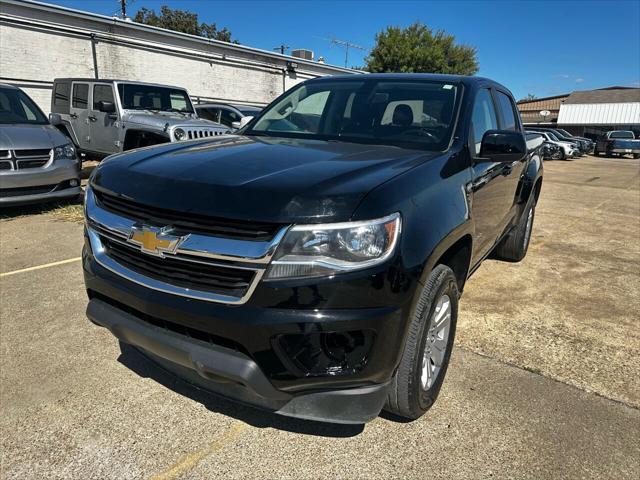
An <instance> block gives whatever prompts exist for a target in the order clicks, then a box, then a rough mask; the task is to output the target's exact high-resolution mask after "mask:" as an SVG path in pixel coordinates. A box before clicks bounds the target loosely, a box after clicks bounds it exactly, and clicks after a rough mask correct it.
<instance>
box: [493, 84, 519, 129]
mask: <svg viewBox="0 0 640 480" xmlns="http://www.w3.org/2000/svg"><path fill="white" fill-rule="evenodd" d="M496 97H497V99H498V108H499V109H500V114H501V115H502V123H503V125H502V130H516V129H517V122H516V116H515V113H514V112H513V103H512V102H511V99H510V98H509V97H508V96H506V95H505V94H504V93H502V92H496Z"/></svg>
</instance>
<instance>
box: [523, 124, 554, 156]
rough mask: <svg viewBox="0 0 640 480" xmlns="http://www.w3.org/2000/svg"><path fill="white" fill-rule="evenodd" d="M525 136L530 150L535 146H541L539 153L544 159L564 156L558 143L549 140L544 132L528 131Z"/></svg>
mask: <svg viewBox="0 0 640 480" xmlns="http://www.w3.org/2000/svg"><path fill="white" fill-rule="evenodd" d="M525 136H526V139H527V148H528V150H529V151H530V152H531V150H533V149H534V148H539V152H538V154H539V155H540V157H542V159H543V160H550V159H553V160H557V159H560V158H562V149H561V148H560V147H559V146H558V145H554V144H553V143H551V142H548V141H547V140H546V138H545V137H544V136H543V135H542V134H540V133H538V132H529V131H526V132H525Z"/></svg>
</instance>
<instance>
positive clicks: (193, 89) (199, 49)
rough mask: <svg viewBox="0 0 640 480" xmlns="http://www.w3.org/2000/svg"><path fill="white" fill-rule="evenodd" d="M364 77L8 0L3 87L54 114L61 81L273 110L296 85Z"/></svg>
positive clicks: (1, 51) (3, 7)
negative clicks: (141, 85)
mask: <svg viewBox="0 0 640 480" xmlns="http://www.w3.org/2000/svg"><path fill="white" fill-rule="evenodd" d="M341 73H356V72H354V71H353V70H350V69H345V68H341V67H336V66H332V65H326V64H324V63H318V62H314V61H312V60H306V59H302V58H296V57H290V56H287V55H280V54H278V53H275V52H269V51H265V50H259V49H256V48H251V47H247V46H244V45H235V44H231V43H226V42H220V41H216V40H209V39H206V38H202V37H197V36H193V35H187V34H183V33H177V32H172V31H169V30H164V29H160V28H156V27H150V26H147V25H141V24H137V23H134V22H129V21H123V20H121V19H119V18H115V17H106V16H102V15H96V14H93V13H87V12H81V11H78V10H71V9H67V8H63V7H59V6H55V5H48V4H44V3H36V2H30V1H25V0H0V83H9V84H13V85H16V86H19V87H21V88H23V89H24V90H25V91H26V92H27V94H29V96H31V97H32V98H33V99H34V100H35V101H36V102H37V103H38V105H39V106H40V107H41V108H42V109H43V110H44V111H45V112H46V113H48V112H49V109H50V101H51V87H52V84H53V79H54V78H58V77H90V78H120V79H124V80H135V81H143V82H153V83H161V84H168V85H176V86H181V87H186V88H187V90H188V91H189V93H190V94H191V96H192V97H193V98H194V99H195V100H196V101H198V100H202V101H221V102H229V103H238V104H248V105H265V104H267V103H268V102H270V101H271V100H273V99H274V98H275V97H276V96H278V95H280V94H281V93H282V92H283V91H285V90H286V89H289V88H290V87H292V86H293V85H295V84H296V83H298V82H300V81H303V80H306V79H309V78H314V77H319V76H324V75H335V74H341Z"/></svg>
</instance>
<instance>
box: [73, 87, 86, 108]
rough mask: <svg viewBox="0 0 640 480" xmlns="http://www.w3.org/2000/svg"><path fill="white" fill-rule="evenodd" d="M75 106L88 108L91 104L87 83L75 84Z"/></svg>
mask: <svg viewBox="0 0 640 480" xmlns="http://www.w3.org/2000/svg"><path fill="white" fill-rule="evenodd" d="M71 104H72V105H73V108H87V105H88V104H89V85H88V84H87V83H74V84H73V101H72V102H71Z"/></svg>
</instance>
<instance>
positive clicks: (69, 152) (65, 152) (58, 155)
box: [53, 143, 76, 161]
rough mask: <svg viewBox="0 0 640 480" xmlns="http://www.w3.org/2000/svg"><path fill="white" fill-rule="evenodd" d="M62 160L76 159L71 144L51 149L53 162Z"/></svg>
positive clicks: (74, 150)
mask: <svg viewBox="0 0 640 480" xmlns="http://www.w3.org/2000/svg"><path fill="white" fill-rule="evenodd" d="M62 159H70V160H75V159H76V149H75V147H74V146H73V144H71V143H67V144H66V145H61V146H59V147H55V148H54V149H53V160H54V161H55V160H62Z"/></svg>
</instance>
